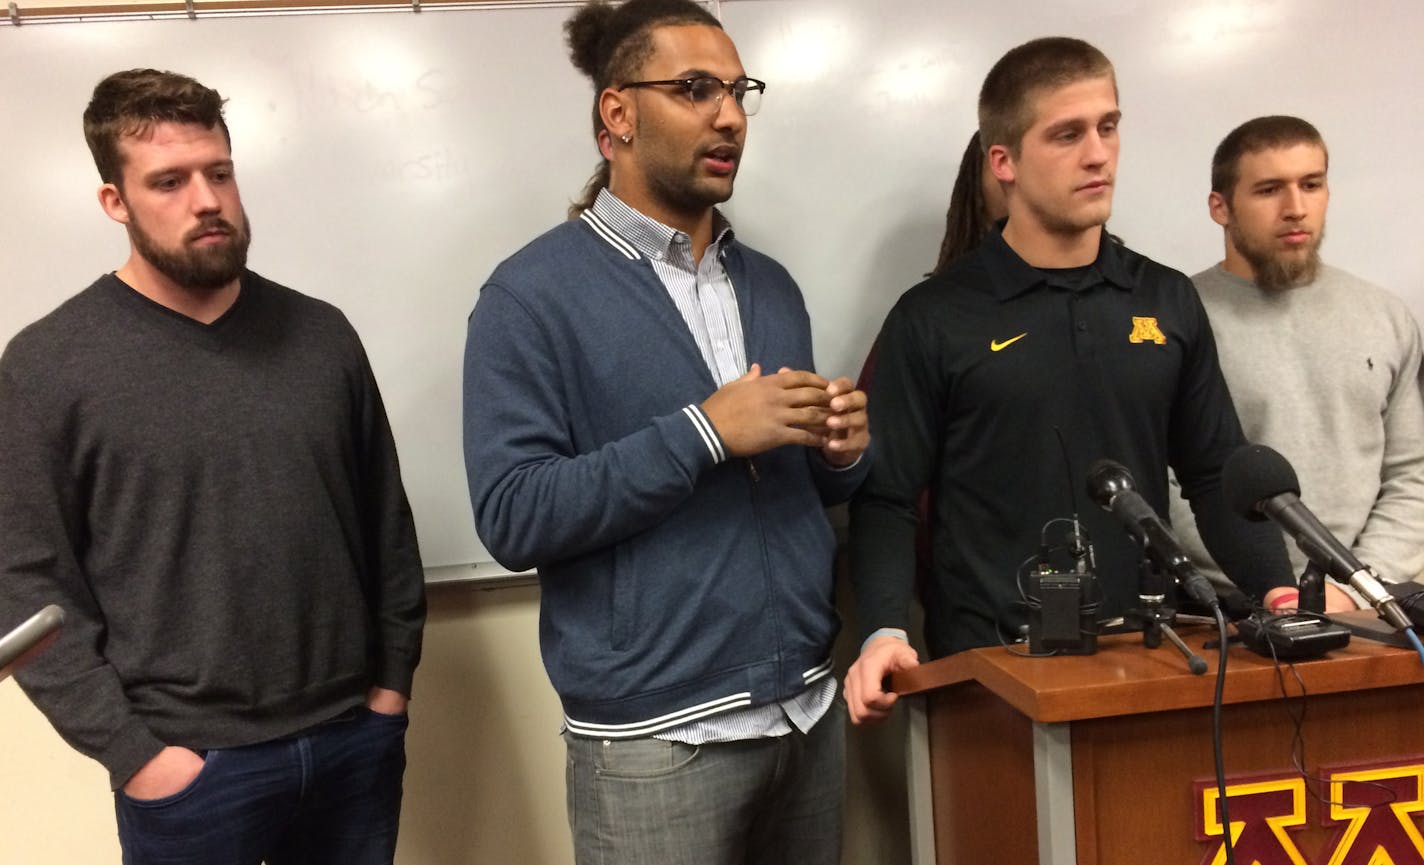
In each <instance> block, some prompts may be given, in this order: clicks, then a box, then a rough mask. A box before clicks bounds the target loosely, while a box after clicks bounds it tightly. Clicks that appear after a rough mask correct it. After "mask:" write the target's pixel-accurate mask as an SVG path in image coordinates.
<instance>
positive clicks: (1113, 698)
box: [894, 613, 1424, 865]
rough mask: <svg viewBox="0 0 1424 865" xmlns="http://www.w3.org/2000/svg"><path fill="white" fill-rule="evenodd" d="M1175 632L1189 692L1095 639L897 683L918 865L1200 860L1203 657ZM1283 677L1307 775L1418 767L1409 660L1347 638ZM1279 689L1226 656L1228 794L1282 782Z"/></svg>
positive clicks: (982, 658)
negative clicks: (920, 812) (923, 834)
mask: <svg viewBox="0 0 1424 865" xmlns="http://www.w3.org/2000/svg"><path fill="white" fill-rule="evenodd" d="M1359 615H1361V616H1365V617H1370V618H1373V613H1360V614H1359ZM1179 631H1180V632H1181V633H1182V636H1183V638H1184V639H1185V640H1186V641H1187V643H1188V645H1190V646H1192V647H1193V648H1194V649H1195V650H1197V652H1198V653H1199V654H1201V655H1202V656H1203V657H1204V658H1206V659H1207V661H1208V664H1209V665H1210V669H1209V670H1208V672H1207V673H1206V675H1202V676H1193V675H1191V674H1190V673H1189V672H1188V671H1187V665H1186V661H1185V659H1184V658H1183V657H1182V655H1181V654H1180V653H1179V652H1177V651H1176V650H1175V649H1173V648H1172V647H1171V645H1170V644H1164V645H1163V646H1162V647H1160V648H1157V649H1146V648H1144V647H1143V645H1142V638H1141V635H1140V634H1123V635H1117V636H1112V637H1105V638H1103V639H1101V640H1100V641H1099V644H1098V652H1097V654H1094V655H1087V656H1076V657H1072V656H1063V657H1051V658H1025V657H1019V656H1016V655H1012V654H1010V653H1009V652H1008V651H1007V650H1005V649H1003V648H1000V647H994V648H984V649H974V650H971V651H967V652H962V653H960V654H957V655H953V656H951V657H948V658H942V659H940V660H938V661H934V662H930V663H927V664H924V665H921V666H920V667H917V668H915V669H913V670H908V671H905V672H903V673H899V674H896V676H895V678H894V688H895V690H896V691H897V692H899V693H901V694H905V695H911V694H920V695H923V697H924V708H923V711H924V713H925V714H924V721H923V725H924V726H923V729H924V730H925V732H926V733H927V734H928V742H929V746H928V751H929V759H928V763H929V778H930V788H931V790H932V813H931V814H930V815H929V821H930V822H931V823H932V825H933V839H934V840H933V845H934V846H933V850H934V853H933V856H934V861H935V862H936V863H939V865H1029V863H1034V862H1038V863H1041V865H1049V863H1051V865H1137V863H1173V865H1175V863H1182V865H1188V863H1191V865H1195V863H1199V862H1201V861H1202V860H1203V857H1204V856H1206V855H1207V853H1208V852H1209V851H1211V850H1213V849H1215V848H1216V847H1217V846H1218V844H1219V842H1206V841H1200V840H1198V839H1197V837H1196V835H1195V832H1196V830H1197V821H1198V817H1197V813H1198V811H1197V797H1196V795H1195V794H1194V792H1193V782H1194V781H1199V780H1202V779H1209V778H1212V777H1213V776H1214V767H1213V758H1212V731H1211V706H1212V699H1213V692H1214V689H1215V685H1216V668H1217V657H1218V656H1217V651H1216V650H1215V649H1212V650H1211V651H1209V652H1208V651H1204V650H1203V649H1202V644H1203V643H1204V642H1205V641H1207V640H1209V639H1213V638H1214V637H1215V633H1216V632H1215V629H1214V628H1207V627H1197V626H1193V627H1190V628H1181V629H1179ZM1283 669H1284V682H1285V688H1286V693H1288V694H1289V695H1290V696H1291V697H1297V696H1298V695H1299V694H1300V692H1301V684H1300V682H1301V681H1303V682H1304V686H1305V690H1306V693H1307V695H1308V696H1307V698H1306V701H1305V710H1306V711H1305V721H1304V724H1303V731H1304V742H1305V765H1306V769H1307V770H1308V771H1309V772H1310V773H1311V774H1312V775H1317V774H1319V770H1320V767H1328V766H1340V765H1347V764H1361V763H1368V762H1373V761H1384V760H1389V759H1395V758H1409V757H1418V758H1421V760H1424V723H1421V714H1422V713H1421V711H1420V708H1421V706H1424V664H1421V662H1420V658H1419V656H1418V655H1417V654H1415V653H1414V652H1411V651H1406V650H1402V649H1398V648H1393V647H1389V646H1385V645H1383V644H1380V643H1377V642H1373V641H1369V640H1365V639H1362V638H1360V637H1358V636H1356V637H1354V638H1353V639H1352V640H1351V642H1350V645H1349V646H1348V647H1346V648H1345V649H1343V650H1340V651H1337V652H1333V653H1331V654H1330V655H1329V656H1328V657H1326V658H1321V659H1316V660H1311V661H1301V662H1297V663H1296V664H1295V669H1296V671H1297V672H1298V673H1299V675H1300V681H1297V680H1296V678H1295V677H1294V676H1293V675H1292V674H1291V672H1290V670H1289V669H1288V668H1284V665H1283ZM1281 688H1282V684H1281V679H1280V678H1278V676H1277V671H1276V668H1275V666H1274V665H1273V664H1272V662H1271V660H1270V659H1268V658H1262V657H1260V656H1258V655H1254V654H1252V653H1250V652H1248V651H1246V650H1245V649H1243V648H1241V647H1239V646H1233V647H1232V648H1231V650H1230V653H1229V659H1228V661H1227V675H1226V689H1225V703H1226V706H1225V709H1224V710H1223V714H1222V739H1223V744H1222V747H1223V754H1224V757H1225V765H1226V773H1227V778H1228V780H1230V779H1231V778H1232V777H1233V776H1236V777H1238V778H1239V777H1241V776H1250V775H1260V774H1263V773H1270V772H1280V773H1288V772H1290V771H1291V769H1292V764H1291V747H1292V741H1291V740H1292V737H1293V735H1294V730H1295V727H1294V722H1293V721H1292V719H1291V716H1290V713H1289V710H1290V709H1291V708H1292V704H1294V707H1295V708H1297V709H1298V708H1299V703H1298V701H1287V700H1283V699H1282V696H1281ZM912 726H913V722H912ZM913 774H914V772H913V769H912V775H913ZM912 783H913V780H912ZM1320 786H1321V785H1314V784H1313V785H1312V789H1318V788H1319V787H1320ZM1421 794H1424V791H1421ZM1234 796H1235V794H1233V798H1234ZM1309 807H1311V808H1314V809H1316V810H1317V811H1319V810H1320V808H1321V806H1319V805H1317V804H1315V803H1313V802H1312V803H1310V805H1309ZM1234 820H1235V815H1234V813H1233V821H1234ZM1292 831H1293V833H1294V834H1293V835H1292V838H1293V840H1295V841H1296V842H1297V844H1298V846H1299V847H1300V849H1301V850H1302V851H1303V852H1305V854H1306V859H1307V861H1309V862H1312V863H1313V862H1317V861H1318V862H1321V863H1324V862H1326V861H1327V859H1328V858H1329V857H1328V855H1325V854H1322V853H1321V851H1322V850H1323V849H1324V848H1325V845H1327V844H1328V843H1330V840H1331V839H1332V838H1333V837H1336V836H1338V835H1339V830H1338V829H1331V828H1327V827H1325V826H1322V825H1321V821H1320V820H1319V819H1315V820H1312V821H1311V822H1310V824H1309V825H1306V826H1305V827H1304V828H1300V827H1296V828H1294V829H1293V830H1292ZM922 849H923V848H922ZM1248 865H1249V863H1248Z"/></svg>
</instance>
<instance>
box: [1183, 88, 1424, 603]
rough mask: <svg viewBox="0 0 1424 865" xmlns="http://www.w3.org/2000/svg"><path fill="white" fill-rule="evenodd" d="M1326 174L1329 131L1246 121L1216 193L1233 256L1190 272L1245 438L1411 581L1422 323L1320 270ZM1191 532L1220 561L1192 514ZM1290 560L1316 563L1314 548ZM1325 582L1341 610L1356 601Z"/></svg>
mask: <svg viewBox="0 0 1424 865" xmlns="http://www.w3.org/2000/svg"><path fill="white" fill-rule="evenodd" d="M1328 168H1329V155H1328V153H1327V151H1326V148H1325V142H1324V140H1323V139H1322V138H1321V136H1320V133H1319V132H1318V131H1317V130H1316V128H1315V127H1314V126H1312V125H1311V124H1309V123H1307V122H1306V121H1304V120H1301V119H1300V118H1298V117H1282V116H1272V117H1257V118H1255V119H1254V120H1249V121H1247V122H1246V123H1243V124H1242V125H1241V126H1239V127H1237V128H1236V129H1234V130H1232V132H1231V133H1230V134H1229V135H1227V136H1226V138H1225V139H1223V140H1222V142H1221V144H1220V145H1219V146H1218V147H1217V149H1216V154H1215V156H1214V157H1213V158H1212V164H1211V195H1210V196H1209V197H1208V199H1207V201H1208V206H1209V207H1210V210H1211V218H1212V219H1213V220H1215V221H1216V223H1217V224H1218V225H1220V226H1221V227H1222V228H1223V229H1224V232H1223V233H1224V235H1225V238H1226V258H1225V260H1224V261H1222V262H1221V263H1219V264H1218V265H1216V266H1215V267H1213V268H1210V269H1209V270H1205V271H1203V272H1201V273H1199V274H1197V275H1196V276H1194V277H1192V281H1193V282H1194V283H1195V284H1196V287H1197V291H1198V292H1199V293H1200V294H1201V299H1202V304H1203V305H1205V307H1206V310H1207V313H1208V315H1209V316H1210V318H1211V326H1212V330H1214V331H1215V332H1216V334H1217V340H1218V344H1219V345H1220V350H1221V367H1222V371H1223V372H1224V373H1225V374H1226V381H1227V383H1228V384H1229V385H1230V386H1231V394H1232V397H1233V398H1234V399H1235V401H1236V407H1237V411H1238V412H1239V413H1240V415H1241V424H1242V426H1243V427H1244V428H1245V431H1246V436H1247V438H1249V439H1250V440H1252V441H1255V442H1261V443H1263V444H1267V445H1270V446H1271V447H1273V448H1275V449H1276V450H1278V451H1280V452H1281V454H1283V455H1284V456H1285V457H1286V459H1288V460H1290V462H1291V465H1293V466H1294V467H1295V470H1296V473H1297V474H1298V475H1299V477H1300V482H1301V489H1302V492H1303V494H1304V497H1305V499H1306V501H1308V502H1309V503H1310V507H1311V509H1312V510H1313V511H1315V513H1316V514H1317V515H1319V517H1320V519H1321V521H1322V522H1323V523H1325V525H1326V527H1327V528H1329V529H1330V531H1332V532H1333V533H1334V534H1335V536H1336V537H1338V538H1340V540H1341V542H1343V543H1344V544H1345V545H1346V546H1349V547H1351V548H1352V549H1353V550H1354V552H1355V554H1356V555H1357V556H1359V558H1360V560H1361V561H1363V562H1365V563H1366V564H1368V565H1371V566H1373V567H1374V568H1375V569H1376V570H1377V571H1378V572H1379V573H1380V575H1381V576H1383V577H1384V578H1386V579H1387V580H1393V581H1404V580H1412V579H1414V578H1415V577H1417V576H1418V575H1419V573H1420V571H1421V569H1424V404H1421V399H1420V378H1419V375H1420V362H1419V358H1420V336H1419V326H1418V324H1417V323H1416V322H1415V320H1414V317H1413V316H1412V315H1411V314H1410V312H1409V310H1408V308H1406V307H1405V305H1404V304H1403V303H1402V302H1401V301H1400V300H1399V299H1398V298H1396V297H1394V296H1393V295H1391V294H1389V293H1388V292H1386V291H1384V290H1383V289H1381V288H1377V287H1375V286H1373V285H1371V284H1369V283H1367V282H1365V281H1364V280H1361V279H1359V278H1358V277H1355V276H1352V275H1351V274H1348V273H1346V272H1345V271H1343V270H1339V269H1337V268H1334V267H1329V266H1327V265H1323V264H1321V261H1320V245H1321V242H1322V241H1323V240H1324V238H1325V210H1326V206H1327V205H1328V204H1329V202H1330V187H1329V184H1328V183H1327V170H1328ZM1174 507H1175V508H1177V512H1184V511H1183V509H1182V506H1181V504H1180V502H1177V503H1174ZM1174 515H1175V513H1174ZM1173 522H1174V524H1177V523H1180V522H1181V521H1180V520H1175V519H1174V521H1173ZM1181 528H1182V529H1183V536H1184V537H1183V541H1184V543H1185V544H1186V545H1187V546H1188V548H1189V549H1191V551H1192V553H1193V558H1196V559H1198V560H1199V561H1200V564H1201V565H1202V566H1203V567H1204V568H1206V569H1212V570H1214V569H1215V564H1214V563H1213V562H1212V561H1211V559H1210V557H1209V556H1208V555H1207V552H1206V550H1205V549H1204V548H1202V546H1201V543H1200V539H1199V538H1197V537H1196V536H1195V534H1194V533H1192V532H1190V531H1188V530H1189V529H1190V521H1187V522H1185V523H1183V524H1182V525H1181ZM1291 553H1292V557H1293V559H1294V563H1295V565H1296V568H1297V570H1298V571H1299V570H1300V569H1303V568H1304V566H1305V557H1304V554H1303V553H1301V552H1300V551H1299V550H1295V549H1292V551H1291ZM1346 588H1347V590H1348V587H1346ZM1326 591H1327V597H1326V600H1327V606H1328V609H1330V610H1336V609H1351V608H1353V607H1354V606H1355V603H1354V601H1353V600H1352V599H1351V598H1350V597H1347V595H1346V594H1345V593H1344V592H1342V591H1340V589H1338V588H1336V587H1335V586H1333V585H1328V586H1327V589H1326ZM1281 602H1282V603H1288V604H1290V605H1291V606H1294V604H1295V598H1294V597H1286V598H1283V599H1282V601H1281Z"/></svg>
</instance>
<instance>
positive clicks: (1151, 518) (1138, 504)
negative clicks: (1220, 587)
mask: <svg viewBox="0 0 1424 865" xmlns="http://www.w3.org/2000/svg"><path fill="white" fill-rule="evenodd" d="M1088 498H1090V499H1092V500H1093V501H1095V502H1097V504H1098V506H1099V507H1101V508H1102V509H1103V510H1105V511H1107V512H1108V513H1110V514H1112V515H1113V516H1115V517H1117V518H1118V520H1119V521H1121V522H1122V523H1123V525H1125V526H1127V530H1128V531H1129V532H1131V533H1132V535H1133V536H1134V537H1136V538H1137V540H1138V542H1139V543H1141V544H1142V545H1143V546H1145V547H1146V548H1147V553H1148V555H1150V556H1151V557H1152V560H1153V561H1154V562H1156V563H1157V566H1158V567H1159V568H1161V569H1162V570H1164V571H1166V572H1167V573H1169V574H1171V575H1172V576H1173V577H1175V578H1176V580H1177V582H1178V583H1180V584H1181V586H1182V590H1183V591H1185V592H1186V593H1187V595H1189V596H1190V597H1191V599H1192V600H1194V601H1196V602H1198V603H1200V604H1204V605H1206V606H1208V607H1213V608H1215V607H1217V606H1218V602H1217V598H1216V592H1215V591H1214V590H1213V589H1212V587H1211V583H1209V582H1207V579H1206V577H1204V576H1202V575H1201V572H1199V571H1198V570H1197V569H1196V567H1195V566H1194V565H1193V564H1192V560H1191V557H1190V556H1188V555H1187V554H1186V551H1184V550H1183V549H1182V545H1181V544H1179V543H1178V542H1177V538H1176V536H1175V535H1173V534H1172V530H1171V529H1169V528H1167V524H1166V523H1165V522H1163V521H1162V518H1161V517H1160V516H1158V515H1157V512H1156V511H1155V510H1153V509H1152V506H1151V505H1149V504H1148V503H1147V501H1146V500H1145V499H1143V498H1142V496H1141V495H1140V494H1139V493H1138V492H1137V489H1136V485H1135V484H1134V483H1133V481H1132V474H1131V473H1130V472H1129V471H1128V470H1127V468H1126V467H1124V466H1123V465H1122V464H1121V463H1116V462H1113V461H1112V460H1098V461H1097V462H1095V463H1093V467H1092V468H1090V469H1088Z"/></svg>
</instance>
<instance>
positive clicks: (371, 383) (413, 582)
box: [0, 70, 425, 865]
mask: <svg viewBox="0 0 1424 865" xmlns="http://www.w3.org/2000/svg"><path fill="white" fill-rule="evenodd" d="M222 104H223V100H222V98H221V97H220V96H219V95H218V93H217V92H216V91H214V90H211V89H209V88H207V87H204V86H203V85H201V84H199V83H198V82H196V81H194V80H192V79H190V78H186V77H184V76H181V75H176V74H174V73H170V72H158V71H154V70H131V71H127V72H120V73H117V74H114V75H111V76H109V77H108V78H106V79H104V80H103V81H101V82H100V83H99V85H98V86H97V87H96V88H95V90H94V95H93V99H92V100H91V102H90V103H89V107H88V109H87V110H86V111H85V114H84V130H85V137H86V138H87V140H88V143H89V147H90V150H91V151H92V153H93V155H94V160H95V163H96V165H97V166H98V169H99V175H100V178H101V180H102V182H103V185H102V186H101V187H100V189H99V203H100V204H101V205H102V207H103V209H104V211H105V213H107V214H108V216H109V217H110V218H111V219H113V220H115V221H116V222H119V223H121V224H123V225H124V226H125V228H126V229H127V231H128V236H129V241H130V255H129V258H128V260H127V261H126V262H125V263H124V264H123V266H122V267H120V268H119V269H118V270H117V271H115V272H114V273H111V274H108V275H105V276H102V277H100V278H99V279H98V280H96V281H95V282H94V284H93V285H91V286H89V287H88V288H87V289H85V290H84V291H82V292H81V293H79V294H78V295H76V296H75V297H73V298H71V299H70V300H68V301H67V302H65V303H64V304H63V305H61V306H60V307H59V308H58V309H56V310H55V311H54V312H52V313H50V314H49V315H47V316H46V317H44V318H43V319H41V320H40V321H38V322H36V323H34V324H32V325H30V326H29V327H27V328H26V329H25V330H24V331H22V332H21V333H20V334H19V335H17V336H16V337H15V338H14V340H12V341H11V343H10V345H9V346H8V347H7V348H6V350H5V353H4V356H3V358H0V453H3V454H4V455H5V456H4V459H3V460H0V600H3V607H0V610H3V614H4V616H5V617H6V619H8V620H9V621H12V622H14V621H18V620H19V619H20V618H22V617H23V615H24V614H25V613H26V612H28V611H33V610H34V609H38V608H39V607H40V606H42V605H44V604H48V603H57V604H59V605H61V606H62V607H63V608H64V609H65V610H66V612H67V613H68V619H67V621H66V624H65V627H64V629H63V631H62V634H61V636H60V637H59V640H58V641H57V642H56V643H55V644H54V645H53V646H52V647H50V648H49V649H48V650H47V651H46V652H45V653H43V654H41V655H40V656H39V657H38V659H37V660H35V661H34V662H33V663H32V664H31V665H30V666H29V667H27V668H25V669H24V670H22V671H21V672H20V673H19V674H18V676H17V678H18V679H19V681H20V684H21V686H22V687H23V688H24V690H25V692H26V693H27V694H28V695H29V696H30V698H31V699H32V700H33V701H34V702H35V704H36V705H37V706H38V707H39V708H40V709H41V711H43V712H44V714H45V715H46V716H47V717H48V718H49V720H50V722H51V723H52V724H53V725H54V727H55V729H56V730H58V731H59V733H60V735H62V736H63V737H64V739H65V740H66V741H68V742H69V743H70V744H71V745H73V746H74V747H75V748H77V749H78V750H79V751H80V752H82V753H84V754H86V755H88V756H90V757H93V758H94V759H95V760H97V761H99V762H100V763H101V764H102V765H103V766H104V767H105V768H106V769H107V770H108V772H109V777H110V779H111V783H112V786H113V789H114V802H115V809H116V814H117V820H118V831H119V841H120V844H121V845H122V847H123V850H124V854H123V855H124V862H126V863H152V862H202V863H205V865H213V863H218V865H257V863H259V862H262V861H266V862H270V863H333V865H334V863H342V865H350V863H389V862H391V861H392V857H393V855H394V849H395V839H396V827H397V823H398V821H399V813H400V799H401V775H402V773H403V771H404V765H405V756H404V736H405V725H406V718H405V708H406V700H407V698H408V695H409V693H410V687H411V679H412V674H413V672H414V669H415V666H416V663H417V661H418V659H419V656H420V645H421V628H422V625H423V623H424V617H425V601H424V589H423V573H422V569H421V565H420V557H419V553H418V551H417V549H416V541H415V530H414V524H413V522H412V520H411V514H410V509H409V506H408V505H407V502H406V497H405V492H404V490H403V488H402V486H401V480H400V472H399V468H398V466H397V461H396V453H395V446H394V442H393V441H392V438H391V433H390V429H389V426H388V425H387V422H386V417H385V411H384V409H383V407H382V405H381V399H380V395H379V393H378V392H377V389H376V383H375V379H374V378H373V376H372V374H371V370H370V367H369V365H368V364H367V361H366V357H365V355H364V353H363V351H362V349H361V345H360V342H359V340H358V339H357V337H356V333H355V332H354V331H353V330H352V328H351V326H350V324H349V323H347V321H346V319H345V318H344V317H343V316H342V315H341V313H340V312H339V311H337V310H336V309H335V308H333V307H331V306H330V305H328V304H326V303H323V302H320V301H317V300H313V299H311V298H308V297H305V296H303V295H300V294H298V293H296V292H294V291H292V290H290V289H287V288H283V287H282V286H280V285H277V284H276V283H273V282H270V281H268V280H266V279H264V278H262V277H260V276H258V275H257V274H255V273H253V272H251V271H249V270H247V269H246V260H247V247H248V241H249V238H250V230H249V227H248V221H247V218H246V215H245V214H244V212H243V209H242V202H241V199H240V197H239V195H238V189H237V180H236V176H235V174H234V172H233V162H232V156H231V148H230V139H229V136H228V129H227V125H226V123H225V122H224V120H223V117H222Z"/></svg>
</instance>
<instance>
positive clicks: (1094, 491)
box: [1086, 459, 1133, 510]
mask: <svg viewBox="0 0 1424 865" xmlns="http://www.w3.org/2000/svg"><path fill="white" fill-rule="evenodd" d="M1086 486H1087V488H1088V498H1090V499H1092V500H1093V501H1094V502H1096V503H1097V505H1098V507H1100V508H1102V509H1103V510H1110V509H1111V508H1112V502H1113V499H1114V498H1116V497H1117V495H1118V493H1121V492H1123V491H1125V490H1130V489H1132V488H1133V483H1132V475H1131V473H1129V472H1128V470H1127V467H1126V466H1124V465H1123V464H1122V463H1118V462H1113V461H1112V460H1109V459H1101V460H1098V461H1097V462H1095V463H1093V465H1092V466H1091V467H1090V468H1089V469H1088V477H1087V484H1086Z"/></svg>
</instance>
